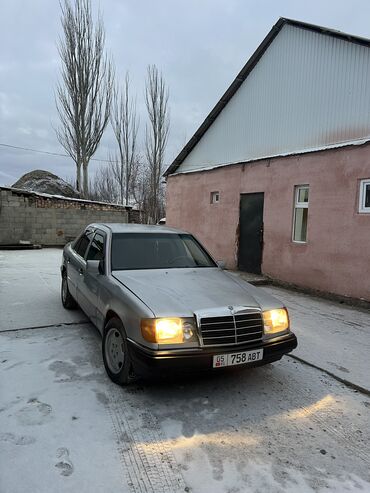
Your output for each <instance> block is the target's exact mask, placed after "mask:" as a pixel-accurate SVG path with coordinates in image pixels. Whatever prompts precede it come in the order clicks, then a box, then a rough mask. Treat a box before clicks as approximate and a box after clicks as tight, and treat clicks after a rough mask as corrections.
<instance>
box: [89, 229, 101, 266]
mask: <svg viewBox="0 0 370 493" xmlns="http://www.w3.org/2000/svg"><path fill="white" fill-rule="evenodd" d="M103 258H104V236H103V235H102V234H101V233H95V236H94V238H93V240H92V242H91V245H90V248H89V251H88V252H87V257H86V260H103Z"/></svg>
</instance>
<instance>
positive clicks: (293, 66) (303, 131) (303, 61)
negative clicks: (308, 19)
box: [165, 19, 370, 175]
mask: <svg viewBox="0 0 370 493" xmlns="http://www.w3.org/2000/svg"><path fill="white" fill-rule="evenodd" d="M369 47H370V40H367V39H363V38H359V37H354V36H350V35H348V34H344V33H340V32H338V31H333V30H329V29H326V28H322V27H319V26H313V25H311V24H306V23H301V22H298V21H293V20H290V19H279V21H278V22H277V23H276V24H275V26H274V27H273V28H272V30H271V31H270V32H269V34H268V35H267V36H266V38H265V39H264V41H263V42H262V43H261V45H260V46H259V48H258V49H257V51H256V52H255V53H254V55H253V56H252V57H251V59H250V60H249V61H248V62H247V64H246V65H245V66H244V67H243V69H242V70H241V72H240V73H239V74H238V76H237V77H236V79H235V80H234V81H233V83H232V84H231V86H230V87H229V89H228V90H227V91H226V93H225V94H224V95H223V97H222V98H221V100H220V101H219V102H218V103H217V105H216V106H215V108H214V109H213V110H212V111H211V113H210V115H209V116H208V117H207V118H206V120H205V121H204V122H203V124H202V125H201V126H200V128H199V129H198V130H197V132H196V133H195V134H194V136H193V137H192V139H190V141H189V142H188V144H187V145H186V146H185V147H184V149H183V150H182V151H181V152H180V154H179V155H178V156H177V158H176V159H175V160H174V161H173V163H172V164H171V166H170V167H169V168H168V169H167V171H166V173H165V175H168V174H171V173H173V172H175V171H178V172H187V171H194V170H196V169H203V168H205V167H210V166H218V165H225V164H228V163H230V164H231V163H235V162H243V161H250V160H254V159H258V158H261V157H272V156H274V155H279V154H284V153H292V152H294V151H297V152H302V151H304V150H305V149H309V148H322V147H324V146H325V145H331V146H332V145H333V144H336V143H343V142H346V141H353V140H355V139H361V138H365V137H367V136H369V135H370V112H369V111H368V108H369V105H370V84H369V83H368V82H369V81H370V50H369V49H368V48H369ZM221 111H222V118H221V117H219V118H217V117H218V115H219V114H220V113H221ZM180 165H181V168H180V169H179V166H180Z"/></svg>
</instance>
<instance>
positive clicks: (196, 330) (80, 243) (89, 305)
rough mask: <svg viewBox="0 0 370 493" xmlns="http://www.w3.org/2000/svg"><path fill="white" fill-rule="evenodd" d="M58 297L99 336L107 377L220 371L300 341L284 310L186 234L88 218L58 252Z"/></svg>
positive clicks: (273, 356) (269, 357)
mask: <svg viewBox="0 0 370 493" xmlns="http://www.w3.org/2000/svg"><path fill="white" fill-rule="evenodd" d="M61 274H62V289H61V295H62V303H63V305H64V307H65V308H68V309H71V308H74V307H76V306H77V305H79V306H80V307H81V308H82V310H83V311H84V312H85V313H86V315H87V316H88V317H89V318H90V320H91V321H92V323H93V324H95V325H96V327H97V328H98V329H99V331H100V332H101V334H102V336H103V344H102V353H103V361H104V365H105V368H106V371H107V373H108V375H109V377H110V378H111V379H112V380H113V381H114V382H116V383H118V384H121V385H123V384H127V383H129V382H130V381H131V380H132V379H133V378H135V377H136V376H144V377H145V376H152V375H169V374H173V373H175V372H181V373H184V372H195V373H197V372H200V371H204V370H214V371H219V370H220V369H222V368H225V367H235V366H242V367H248V366H257V365H263V364H266V363H271V362H272V361H276V360H278V359H280V358H281V357H282V356H283V355H284V354H285V353H288V352H289V351H292V350H293V349H294V348H295V347H296V346H297V339H296V337H295V335H294V334H293V333H292V332H291V331H290V327H289V316H288V312H287V309H286V308H285V307H284V306H282V304H281V302H280V301H278V300H277V299H275V298H273V297H272V296H270V295H268V294H267V293H265V292H264V291H263V290H261V289H257V288H255V287H254V286H251V285H250V284H248V283H247V282H245V281H243V280H241V279H239V278H236V277H234V276H232V275H231V274H229V273H227V272H226V271H224V270H223V269H222V267H221V266H220V262H219V263H217V262H216V261H215V260H214V259H213V258H212V257H211V256H210V254H209V253H208V252H207V251H206V250H205V248H204V247H203V246H202V245H201V244H200V243H199V242H198V241H197V240H196V239H195V238H194V236H192V235H191V234H189V233H186V232H185V231H180V230H176V229H172V228H167V227H163V226H144V225H131V224H91V225H89V226H88V227H87V228H86V230H85V231H83V233H82V234H81V235H80V236H79V237H78V238H77V239H76V240H75V241H73V242H72V243H69V244H67V245H66V246H65V247H64V250H63V260H62V265H61Z"/></svg>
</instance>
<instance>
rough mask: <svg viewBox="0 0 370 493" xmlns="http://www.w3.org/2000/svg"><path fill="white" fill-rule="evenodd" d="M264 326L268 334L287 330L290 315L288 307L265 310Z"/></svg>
mask: <svg viewBox="0 0 370 493" xmlns="http://www.w3.org/2000/svg"><path fill="white" fill-rule="evenodd" d="M263 326H264V331H265V334H266V335H270V334H277V333H278V332H285V331H286V330H288V329H289V315H288V310H287V309H286V308H277V309H275V310H269V311H267V312H263Z"/></svg>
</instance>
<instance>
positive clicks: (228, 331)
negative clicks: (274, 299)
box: [199, 311, 263, 346]
mask: <svg viewBox="0 0 370 493" xmlns="http://www.w3.org/2000/svg"><path fill="white" fill-rule="evenodd" d="M199 327H200V333H201V336H202V340H203V345H204V346H225V345H235V344H248V343H249V342H250V343H252V342H255V341H258V340H261V339H262V335H263V323H262V314H261V312H260V311H249V312H248V313H239V314H235V315H230V316H223V317H203V318H201V319H200V324H199Z"/></svg>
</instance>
